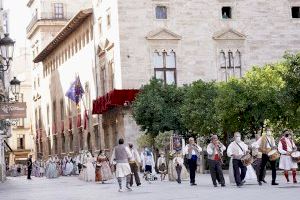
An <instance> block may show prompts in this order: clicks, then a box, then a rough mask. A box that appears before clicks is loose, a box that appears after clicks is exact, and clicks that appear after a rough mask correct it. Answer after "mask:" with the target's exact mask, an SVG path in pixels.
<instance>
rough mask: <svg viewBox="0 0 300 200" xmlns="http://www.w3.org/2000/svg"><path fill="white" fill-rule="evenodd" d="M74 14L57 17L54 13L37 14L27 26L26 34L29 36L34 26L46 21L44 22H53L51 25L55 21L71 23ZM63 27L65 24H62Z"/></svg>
mask: <svg viewBox="0 0 300 200" xmlns="http://www.w3.org/2000/svg"><path fill="white" fill-rule="evenodd" d="M73 14H74V13H63V14H61V15H56V14H55V13H53V12H42V13H40V15H38V14H35V15H34V16H33V17H32V19H31V21H30V23H29V25H28V26H27V28H26V32H27V34H29V33H30V32H31V31H32V29H33V27H34V25H36V24H37V23H38V22H41V21H44V22H46V21H51V22H50V23H49V24H53V21H58V22H66V21H69V20H70V19H71V18H72V17H73ZM62 25H64V24H62Z"/></svg>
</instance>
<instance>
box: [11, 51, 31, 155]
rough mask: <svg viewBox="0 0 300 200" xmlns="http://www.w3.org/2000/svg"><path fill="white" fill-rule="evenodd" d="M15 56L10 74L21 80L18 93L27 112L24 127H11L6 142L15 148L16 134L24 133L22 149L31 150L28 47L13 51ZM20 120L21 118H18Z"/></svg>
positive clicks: (29, 60)
mask: <svg viewBox="0 0 300 200" xmlns="http://www.w3.org/2000/svg"><path fill="white" fill-rule="evenodd" d="M15 55H16V56H15V57H14V60H13V62H12V68H11V69H12V71H11V76H12V77H14V76H16V77H17V79H18V80H20V81H21V87H20V93H21V94H23V101H24V102H26V106H27V110H26V111H27V113H26V116H27V117H26V118H24V127H17V126H14V127H13V129H12V137H11V138H9V140H8V142H9V145H10V147H11V148H12V149H13V150H17V138H18V135H25V145H24V147H25V148H24V149H26V150H33V149H34V142H33V134H32V130H31V123H32V121H33V120H32V108H33V104H32V97H33V94H32V73H31V58H32V55H31V54H30V51H29V48H20V49H19V52H15ZM20 100H21V99H20ZM19 120H21V119H19Z"/></svg>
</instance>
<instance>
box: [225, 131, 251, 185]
mask: <svg viewBox="0 0 300 200" xmlns="http://www.w3.org/2000/svg"><path fill="white" fill-rule="evenodd" d="M247 152H248V146H247V145H246V144H245V143H244V142H243V141H242V140H241V134H240V133H239V132H235V133H234V141H233V142H231V143H230V144H229V146H228V148H227V155H228V156H229V157H231V158H232V166H233V174H234V180H235V183H236V185H237V186H238V187H241V186H242V185H243V184H244V182H245V181H244V179H245V177H246V172H247V167H245V166H244V165H243V163H242V161H241V158H242V156H243V155H245V154H246V153H247Z"/></svg>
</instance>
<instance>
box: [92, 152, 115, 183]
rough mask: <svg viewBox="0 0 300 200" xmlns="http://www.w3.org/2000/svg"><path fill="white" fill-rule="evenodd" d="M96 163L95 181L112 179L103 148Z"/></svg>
mask: <svg viewBox="0 0 300 200" xmlns="http://www.w3.org/2000/svg"><path fill="white" fill-rule="evenodd" d="M96 163H97V164H96V179H95V180H96V182H100V181H102V183H104V181H107V180H110V179H112V172H111V169H110V166H109V159H108V158H107V156H106V155H105V152H104V151H103V150H101V151H100V152H99V154H98V157H97V161H96Z"/></svg>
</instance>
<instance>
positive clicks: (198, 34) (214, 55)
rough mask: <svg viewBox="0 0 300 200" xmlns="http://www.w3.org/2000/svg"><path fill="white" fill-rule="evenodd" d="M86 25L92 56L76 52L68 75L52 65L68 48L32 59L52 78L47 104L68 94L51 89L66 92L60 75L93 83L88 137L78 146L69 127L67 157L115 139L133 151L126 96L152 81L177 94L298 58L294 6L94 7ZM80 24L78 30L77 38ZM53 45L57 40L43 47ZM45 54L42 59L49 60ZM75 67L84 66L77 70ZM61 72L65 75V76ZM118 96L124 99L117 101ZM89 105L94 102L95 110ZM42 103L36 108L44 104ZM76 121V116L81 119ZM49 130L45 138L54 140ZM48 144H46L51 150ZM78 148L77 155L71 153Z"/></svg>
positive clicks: (297, 4)
mask: <svg viewBox="0 0 300 200" xmlns="http://www.w3.org/2000/svg"><path fill="white" fill-rule="evenodd" d="M89 18H91V22H89V23H84V24H91V25H92V28H90V29H89V28H88V29H87V30H89V31H90V30H93V41H92V43H93V45H91V46H93V50H92V47H91V49H90V50H88V51H87V52H86V54H85V53H83V54H84V55H81V52H84V51H83V50H80V51H78V52H79V53H77V54H76V56H75V57H74V58H72V59H71V60H74V61H75V60H76V61H78V63H76V65H75V63H74V70H71V67H70V66H69V63H63V64H57V63H61V62H64V61H61V58H60V57H64V56H62V55H68V49H69V47H68V48H67V53H66V50H65V51H62V52H61V50H63V48H62V49H61V47H60V46H59V45H58V44H55V45H57V46H56V47H55V48H53V49H52V50H51V55H50V54H49V55H47V56H46V55H45V54H42V53H39V54H36V55H37V56H36V57H35V62H37V63H38V62H42V63H43V67H40V68H39V69H44V70H43V71H40V73H41V74H43V75H44V76H45V73H46V74H49V73H50V74H51V75H50V76H49V75H46V77H48V76H49V77H52V80H51V81H49V80H48V79H49V78H43V84H44V83H45V84H44V86H42V87H41V91H43V94H44V93H46V94H47V95H49V96H48V97H46V99H51V98H52V100H53V97H55V98H56V101H58V99H59V98H62V97H63V93H64V92H66V89H67V87H66V86H63V87H62V88H63V89H62V90H59V89H57V88H56V89H53V88H52V87H54V88H55V87H57V86H53V85H58V86H60V85H65V84H66V83H63V81H62V78H59V77H61V76H62V75H63V77H66V80H67V81H71V78H70V77H74V73H80V78H81V76H82V77H85V76H86V75H88V77H89V79H93V82H89V84H90V86H91V87H89V89H90V99H89V100H90V101H88V104H89V106H88V107H87V109H86V110H87V111H88V116H89V120H88V121H89V129H86V130H84V131H83V132H84V134H83V140H81V139H80V138H79V135H76V133H75V132H79V131H80V130H76V129H77V127H75V128H74V127H72V133H73V131H74V136H73V137H74V138H76V137H77V139H73V143H72V144H73V148H71V146H69V147H65V148H67V149H68V150H69V151H71V152H73V151H74V152H75V151H76V152H78V151H79V150H80V149H90V150H92V151H94V150H97V149H100V148H102V149H103V148H106V149H111V148H112V147H113V146H114V145H115V144H116V142H117V139H118V138H120V137H125V139H126V141H127V142H129V141H130V142H133V143H135V142H136V140H135V139H136V137H137V135H138V132H139V127H138V126H137V124H136V123H135V121H134V119H133V118H132V114H131V108H130V103H131V101H132V100H133V99H132V98H131V97H132V96H130V95H131V94H132V92H134V90H137V89H139V88H140V87H141V85H143V84H146V83H148V81H149V80H150V78H151V77H153V76H154V77H156V78H159V79H162V80H163V81H164V82H165V83H166V84H172V83H173V84H177V85H179V86H180V85H183V84H189V83H192V82H193V81H196V80H198V79H203V80H205V81H208V80H216V81H227V80H228V79H229V78H230V77H233V76H235V77H238V78H239V77H241V76H243V74H244V73H245V72H246V71H247V70H249V69H251V67H252V66H254V65H264V64H266V63H270V62H274V61H277V60H279V59H280V58H281V57H282V55H283V54H284V52H285V51H291V52H296V51H298V50H299V48H300V45H299V44H300V43H299V41H300V39H299V37H298V34H299V32H300V29H299V26H300V0H273V1H264V0H252V1H247V0H211V1H205V0H190V1H186V0H177V1H171V0H128V1H121V0H110V1H108V0H93V5H92V14H91V16H89ZM69 23H70V22H69ZM84 24H80V25H78V30H79V29H81V27H83V26H84ZM64 28H67V27H64ZM72 30H74V33H72V34H74V35H72V34H68V37H67V38H65V41H64V42H63V43H66V44H68V45H69V44H71V46H72V42H71V43H70V42H68V41H69V40H72V41H73V43H78V41H77V42H75V40H74V39H76V37H77V36H76V34H77V31H76V30H77V29H76V30H75V29H72ZM79 35H80V34H79ZM59 42H60V43H61V42H62V40H60V41H59ZM51 43H52V44H54V43H55V40H52V42H50V43H48V44H51ZM61 45H63V44H61ZM75 46H76V45H75ZM47 48H48V47H46V48H44V49H43V51H45V52H47ZM55 53H56V54H55ZM54 54H55V55H56V56H54ZM61 54H62V55H61ZM90 54H92V55H90ZM88 55H89V56H91V57H93V58H90V61H91V62H93V63H89V61H88V59H86V58H88ZM53 56H54V57H53ZM54 58H55V59H54ZM53 59H54V60H53ZM77 59H78V60H77ZM80 59H81V60H85V61H86V62H87V64H83V63H80V62H79V60H80ZM51 60H52V61H51ZM62 60H63V58H62ZM72 62H73V61H72ZM53 63H54V64H53ZM37 65H41V63H40V64H37ZM79 65H80V66H81V67H82V66H86V67H87V68H86V71H81V70H82V69H79V68H80V67H79ZM49 66H50V67H49ZM57 66H60V67H57ZM66 66H68V67H66ZM53 67H54V70H53V69H52V68H53ZM64 67H65V68H68V69H70V70H68V71H63V70H64ZM77 67H79V68H77ZM56 68H57V69H56ZM72 69H73V68H72ZM75 69H76V70H75ZM51 70H53V72H49V71H51ZM90 70H92V71H93V74H90V72H91V71H90ZM81 72H82V73H81ZM55 74H56V75H55ZM69 74H71V75H70V77H69ZM84 74H86V75H84ZM82 79H85V78H82ZM85 81H88V80H83V82H85ZM64 82H66V81H64ZM69 84H70V83H69ZM54 91H55V93H54ZM61 91H63V92H61ZM129 93H130V94H129ZM120 94H123V96H122V97H124V96H127V97H128V99H126V98H124V99H122V101H121V100H120V99H121V98H120ZM124 94H125V95H124ZM129 96H130V97H129ZM92 100H95V101H94V102H93V109H92V105H91V104H92ZM47 101H48V100H46V101H44V100H41V102H42V104H47V103H46V102H47ZM64 101H66V99H64ZM114 101H115V102H117V103H112V102H114ZM48 103H49V110H50V111H49V112H50V113H51V112H53V111H51V110H52V109H53V107H54V106H53V103H52V101H49V102H48ZM55 105H56V106H55V107H57V105H58V103H56V104H55ZM58 107H59V106H58ZM46 111H47V106H46V109H45V106H41V113H46ZM92 112H93V115H91V113H92ZM37 113H39V111H38V112H37ZM80 113H81V116H82V115H83V111H82V110H81V112H80ZM50 115H52V114H50ZM57 119H59V117H57ZM44 121H45V120H44ZM46 121H47V120H46ZM64 123H65V125H67V124H66V123H67V122H66V121H65V122H64ZM73 123H74V122H73ZM51 126H52V125H51V124H50V131H47V129H49V128H46V131H45V132H50V133H53V131H51V130H53V129H54V128H52V127H51ZM73 126H74V125H73ZM73 129H74V130H73ZM58 132H59V131H58ZM60 132H62V131H60ZM59 134H60V133H57V137H58V138H59V139H58V140H57V141H58V143H57V144H58V146H61V147H63V146H64V145H61V144H63V143H64V142H59V140H60V141H67V140H68V139H66V138H67V137H68V136H66V131H65V130H64V134H62V135H64V136H63V137H62V135H61V136H59ZM67 134H68V133H67ZM50 135H51V134H50ZM54 135H55V134H54ZM45 136H46V135H45ZM51 137H52V136H50V142H48V143H50V144H56V143H55V142H53V138H51ZM55 137H56V136H55ZM64 137H66V138H65V139H64ZM80 137H81V136H80ZM78 138H79V139H78ZM55 141H56V139H55ZM80 141H81V143H80ZM59 143H60V144H59ZM65 143H69V142H65ZM42 144H44V143H43V142H42ZM76 145H77V146H78V147H80V148H75V146H76ZM49 146H50V147H51V145H49ZM54 146H55V145H54ZM43 149H44V150H45V148H43ZM54 149H55V148H54ZM68 150H65V152H67V151H68ZM51 151H52V153H60V152H64V151H63V150H59V148H58V150H57V151H53V145H52V149H51ZM51 151H48V152H51Z"/></svg>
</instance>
